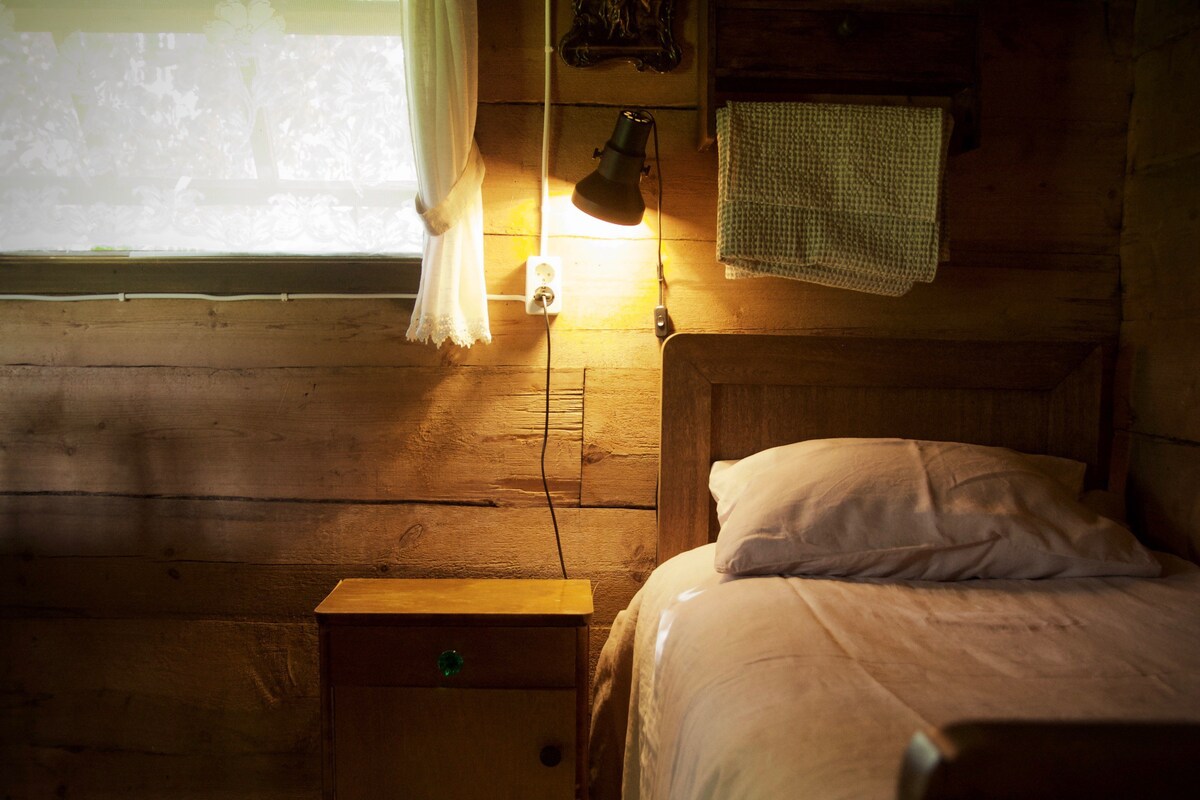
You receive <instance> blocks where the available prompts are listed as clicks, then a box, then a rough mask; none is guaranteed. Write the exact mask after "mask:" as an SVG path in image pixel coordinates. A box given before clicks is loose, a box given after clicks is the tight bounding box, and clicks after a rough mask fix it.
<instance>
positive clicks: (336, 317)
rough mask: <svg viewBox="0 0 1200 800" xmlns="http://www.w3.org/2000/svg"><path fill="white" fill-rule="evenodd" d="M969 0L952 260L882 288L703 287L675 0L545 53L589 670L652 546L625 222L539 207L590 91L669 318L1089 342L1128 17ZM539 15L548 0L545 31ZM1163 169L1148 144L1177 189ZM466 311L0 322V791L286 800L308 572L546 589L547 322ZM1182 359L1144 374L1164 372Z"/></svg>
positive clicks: (710, 240) (1059, 4)
mask: <svg viewBox="0 0 1200 800" xmlns="http://www.w3.org/2000/svg"><path fill="white" fill-rule="evenodd" d="M983 5H984V13H983V34H982V46H983V86H984V90H983V107H984V116H983V145H982V147H980V148H979V149H978V150H976V151H973V152H971V153H968V154H965V155H963V156H960V157H957V158H956V159H954V161H953V162H952V164H951V171H950V176H949V186H948V193H949V207H948V218H949V223H948V224H949V226H950V236H951V240H952V245H951V247H952V259H951V261H950V262H949V263H947V264H944V265H942V267H941V269H940V271H939V274H938V277H937V280H936V281H935V282H934V283H932V284H930V285H921V286H918V287H917V288H915V289H914V290H913V291H912V292H911V293H910V294H908V295H907V296H905V297H903V298H898V299H893V298H881V297H874V296H870V295H865V294H856V293H852V292H846V291H839V290H833V289H825V288H822V287H818V286H813V285H807V284H802V283H795V282H788V281H783V280H776V279H762V280H755V281H746V282H739V283H730V282H726V281H725V279H724V277H723V269H722V267H721V266H720V265H719V264H717V263H716V262H715V259H714V251H715V246H714V238H715V196H716V155H715V153H714V152H712V151H707V152H699V151H697V150H696V148H695V147H694V137H695V131H696V129H697V124H696V123H697V120H696V105H697V90H696V74H695V63H696V62H695V30H696V20H695V9H694V7H693V3H691V2H688V0H678V2H677V6H678V7H679V9H680V13H679V15H678V18H677V25H678V32H679V33H680V34H681V38H682V40H683V43H684V61H683V64H682V65H681V66H680V68H679V69H678V70H677V71H675V72H673V73H671V74H668V75H654V74H642V73H637V72H636V71H634V70H633V69H632V68H631V67H630V66H628V65H609V66H603V67H598V68H595V69H593V70H590V71H582V70H574V69H570V68H567V67H565V66H562V65H561V64H559V65H556V67H555V72H554V84H553V93H554V102H555V106H554V109H553V114H552V120H551V121H552V132H553V142H552V149H551V162H550V170H551V175H552V184H551V187H550V189H551V193H552V195H553V202H552V210H551V213H549V214H548V215H547V219H546V224H547V225H548V226H549V231H550V234H551V239H550V242H551V252H552V253H554V254H557V255H561V256H562V258H563V260H564V271H565V307H564V311H563V313H562V315H561V316H559V317H558V318H556V319H555V320H554V322H553V335H554V342H553V354H554V365H553V366H554V368H553V373H552V375H551V392H552V397H551V423H550V427H551V431H550V446H549V452H548V454H547V468H548V473H549V482H550V486H551V490H552V492H553V493H554V495H555V498H556V500H557V502H558V504H559V508H560V513H559V519H560V522H561V524H562V527H563V536H564V545H565V548H566V561H567V566H568V568H569V569H570V571H571V573H572V576H573V577H586V578H590V579H592V580H593V582H594V583H595V587H596V608H597V613H596V617H595V620H594V633H593V641H592V647H593V657H594V656H595V653H596V651H598V649H599V647H600V644H601V643H602V642H603V640H604V637H605V635H606V633H607V629H608V626H609V624H610V623H611V621H612V618H613V616H614V615H615V614H616V612H617V611H618V610H619V609H620V608H622V607H623V606H624V605H625V603H626V602H627V601H628V600H629V598H630V597H631V596H632V594H633V592H634V591H636V589H637V587H638V586H639V585H640V582H641V581H642V580H643V579H644V577H645V575H646V574H647V573H648V571H649V570H650V568H651V567H652V564H653V557H654V526H655V509H654V504H655V481H656V475H657V470H658V454H657V447H658V380H659V344H658V341H657V340H656V338H655V337H654V335H653V333H652V331H651V310H652V307H653V305H654V302H655V279H654V267H653V264H654V260H653V259H654V247H655V244H654V236H655V227H654V226H655V223H654V219H655V218H654V215H653V213H650V214H648V215H647V222H646V223H644V224H643V225H642V226H641V227H640V228H636V229H634V230H633V231H632V232H630V231H626V232H623V233H621V234H620V235H619V237H614V236H613V234H612V233H611V231H602V232H597V231H596V230H594V229H593V228H590V227H588V226H587V225H586V224H585V223H584V222H583V221H582V220H581V219H580V218H579V217H575V216H571V215H570V214H568V213H567V206H568V201H567V196H568V195H569V192H570V188H571V185H572V183H573V182H574V181H575V180H578V179H579V178H580V177H582V176H583V175H584V174H586V173H587V172H588V171H589V170H590V169H591V164H592V162H591V160H590V154H591V152H592V148H593V147H595V146H599V145H600V144H602V142H603V141H604V139H605V138H606V137H607V136H608V134H609V133H610V132H611V130H612V125H613V123H614V121H615V118H616V113H617V111H618V110H619V109H620V108H621V107H625V106H636V105H640V106H645V107H649V108H652V109H653V110H654V112H655V114H656V116H657V118H658V120H659V124H660V126H661V128H660V130H661V141H662V147H663V154H662V156H663V164H662V172H663V174H664V175H665V180H666V183H665V187H664V188H665V192H664V195H665V199H664V208H663V223H662V227H663V236H664V248H665V257H666V265H667V266H666V269H667V275H668V280H669V291H668V305H669V307H670V309H671V314H672V317H673V319H674V322H675V325H676V327H677V328H678V329H679V330H686V331H725V332H775V331H778V332H789V333H806V332H811V333H824V334H844V335H850V336H923V337H934V338H950V339H954V338H973V337H994V338H1002V339H1029V340H1031V339H1040V338H1065V339H1072V340H1082V341H1108V340H1113V339H1115V337H1116V336H1117V335H1118V330H1119V325H1120V313H1121V303H1120V296H1119V282H1120V269H1119V258H1120V248H1121V245H1122V240H1121V221H1122V213H1123V211H1122V209H1123V202H1124V198H1125V191H1124V181H1125V161H1126V134H1127V121H1128V113H1129V109H1128V103H1129V91H1130V50H1131V41H1132V25H1133V8H1132V3H1131V2H1120V0H1117V1H1116V2H1100V0H1092V1H1090V2H1068V1H1066V0H1052V1H1051V2H1045V1H1044V0H1036V1H1035V0H1019V1H1018V2H1003V3H1001V2H995V3H992V2H985V3H984V4H983ZM479 9H480V14H481V17H482V19H481V25H480V31H481V37H482V38H481V42H480V99H481V104H480V107H479V123H478V130H477V139H478V141H479V145H480V149H481V150H482V152H483V154H484V157H485V159H486V161H487V165H488V175H487V180H486V182H485V185H484V198H485V203H486V226H487V235H486V240H485V252H486V258H487V272H488V283H489V290H490V291H492V292H495V293H521V292H522V291H523V289H524V262H525V259H526V258H527V257H528V256H529V255H531V254H533V253H535V252H536V248H537V234H538V223H539V216H538V203H537V199H538V171H539V166H538V163H539V155H540V136H541V120H542V116H541V114H542V112H541V107H540V100H541V94H542V87H541V38H542V32H541V27H540V26H541V13H542V12H541V4H540V3H538V2H534V0H520V1H519V2H513V3H493V2H480V3H479ZM568 12H569V3H568V2H567V0H557V3H556V15H555V26H556V28H557V34H556V38H557V36H558V35H561V34H562V33H563V32H565V30H566V28H567V27H568V24H569V16H568ZM1171 42H1173V43H1178V44H1171V45H1170V46H1171V47H1175V46H1183V44H1182V43H1185V42H1191V43H1192V44H1191V45H1190V46H1193V47H1194V46H1195V33H1194V31H1193V33H1192V34H1191V38H1190V39H1188V38H1186V37H1185V38H1184V39H1179V40H1176V39H1172V40H1171ZM1147 57H1151V56H1145V57H1143V60H1142V62H1140V63H1142V64H1146V63H1148V62H1146V61H1145V58H1147ZM1196 83H1198V82H1195V81H1193V84H1194V85H1195V84H1196ZM1194 96H1195V95H1194V94H1193V98H1194ZM1194 144H1195V143H1194V142H1193V145H1194ZM1161 147H1162V148H1164V152H1171V153H1176V152H1177V150H1170V149H1169V148H1171V147H1174V145H1172V144H1170V143H1169V142H1166V141H1164V142H1163V143H1162V144H1161ZM1189 152H1191V153H1192V155H1193V157H1191V158H1190V160H1189V159H1183V160H1178V161H1177V162H1172V163H1173V164H1174V166H1173V167H1172V169H1173V170H1179V171H1180V177H1179V178H1178V179H1176V184H1175V185H1177V186H1179V187H1183V186H1185V185H1188V184H1187V182H1186V180H1185V177H1184V173H1185V171H1186V170H1191V173H1189V174H1192V175H1194V174H1195V172H1196V163H1195V158H1194V154H1195V150H1194V149H1193V150H1191V151H1189ZM1146 174H1147V180H1150V179H1151V174H1150V172H1149V170H1147V172H1146ZM1162 179H1163V180H1168V179H1169V178H1166V177H1163V178H1162ZM1140 185H1141V184H1140V183H1138V182H1134V183H1133V185H1132V186H1131V188H1130V196H1131V197H1133V196H1134V193H1135V192H1136V191H1137V190H1138V189H1137V187H1138V186H1140ZM1191 185H1195V181H1194V180H1193V181H1192V183H1191ZM652 188H653V182H652V181H651V182H648V184H647V191H646V195H647V197H648V200H649V202H650V203H651V206H652V207H653V191H652ZM1180 190H1182V189H1180ZM1156 202H1157V201H1156ZM1193 208H1194V195H1193ZM1163 213H1164V214H1167V215H1171V214H1179V213H1182V212H1180V210H1179V209H1177V208H1175V207H1172V206H1170V205H1169V204H1168V207H1167V208H1166V210H1164V211H1163ZM1185 216H1186V214H1185ZM1172 218H1173V217H1172ZM1181 224H1183V222H1182V221H1181ZM1131 227H1132V225H1131ZM1185 227H1186V225H1185ZM1192 230H1193V231H1194V226H1193V228H1192ZM1175 241H1176V242H1177V246H1178V247H1181V248H1185V247H1187V246H1189V245H1188V241H1190V242H1191V245H1190V246H1191V247H1192V248H1193V252H1194V248H1195V241H1194V239H1192V240H1185V239H1180V238H1177V239H1176V240H1175ZM1129 246H1131V245H1130V237H1129V236H1128V235H1127V237H1126V247H1129ZM1179 279H1180V280H1185V278H1183V277H1180V278H1179ZM1186 280H1194V275H1193V277H1192V278H1186ZM1172 296H1173V293H1172V292H1171V291H1168V292H1166V293H1165V294H1163V297H1164V298H1166V299H1165V300H1162V301H1161V302H1165V303H1168V304H1169V303H1170V299H1171V297H1172ZM1157 302H1160V301H1159V299H1158V298H1157V296H1155V297H1149V296H1146V300H1145V303H1147V304H1150V303H1157ZM1130 303H1131V307H1136V306H1137V302H1136V300H1135V299H1131V300H1130ZM490 310H491V314H492V332H493V335H494V342H493V343H492V344H490V345H477V346H475V347H473V348H470V349H467V350H459V349H454V348H443V349H442V350H434V349H432V348H429V347H426V346H421V345H415V344H411V343H407V342H405V341H404V331H405V329H406V327H407V324H408V316H409V313H410V311H411V307H410V305H408V304H405V303H400V302H387V301H358V302H350V301H329V302H305V303H288V304H284V303H278V302H274V303H266V302H264V303H234V304H216V305H214V304H206V303H202V302H196V301H139V302H130V303H115V302H112V303H91V304H37V303H6V304H4V305H3V306H2V307H0V387H2V389H0V396H2V397H3V398H4V399H3V402H2V403H0V612H2V617H0V631H2V633H0V653H3V656H2V659H3V660H2V666H0V692H2V693H3V705H4V707H5V709H6V712H5V715H4V722H3V723H0V783H2V785H0V794H2V795H3V796H5V797H10V798H34V797H37V798H41V797H47V796H65V797H122V798H129V797H147V798H150V797H153V798H185V797H186V798H192V797H194V798H232V797H255V798H284V797H303V798H315V797H316V796H317V794H318V792H319V786H320V777H319V760H318V758H317V752H318V730H319V729H318V714H319V705H318V699H317V684H316V648H315V626H314V624H313V621H312V617H311V611H312V609H313V607H314V606H315V605H316V604H317V603H318V602H319V601H320V599H321V598H322V597H323V596H324V594H325V593H326V592H328V591H329V589H330V588H332V586H333V585H334V583H335V582H336V580H337V579H338V578H341V577H367V576H377V577H388V576H406V577H411V576H523V577H529V576H547V577H548V576H553V575H554V574H555V571H556V566H557V565H556V558H555V555H554V550H553V536H552V533H551V530H550V526H549V517H548V514H547V512H546V510H545V507H544V503H543V500H542V498H541V496H540V477H539V473H538V456H539V452H540V445H541V442H540V434H541V426H542V416H541V414H542V403H543V399H542V394H541V393H542V390H543V378H544V374H543V371H542V370H543V369H544V361H545V357H546V344H545V331H544V328H543V325H542V321H541V320H540V319H538V318H535V317H528V316H526V315H525V313H524V310H523V308H522V307H521V306H520V305H519V304H517V303H512V302H494V303H492V304H491V306H490ZM1143 317H1144V322H1143V321H1142V320H1143ZM1143 317H1138V324H1139V325H1142V326H1143V328H1145V329H1147V330H1149V329H1151V328H1153V329H1154V330H1161V331H1168V330H1174V328H1173V327H1172V326H1176V327H1178V326H1182V329H1183V330H1187V331H1191V332H1192V333H1194V329H1195V326H1196V323H1195V320H1194V317H1190V318H1188V317H1183V316H1180V315H1175V316H1173V317H1170V318H1169V319H1159V318H1151V317H1150V316H1147V315H1143ZM1189 326H1190V327H1189ZM1135 333H1136V329H1135V328H1132V327H1131V328H1130V330H1129V334H1130V335H1131V336H1133V335H1134V334H1135ZM1160 338H1161V337H1160ZM1195 338H1196V337H1195V336H1194V335H1192V336H1190V339H1191V340H1194V339H1195ZM1181 347H1182V348H1183V350H1179V349H1176V350H1171V351H1170V354H1173V355H1171V358H1174V359H1176V361H1169V360H1168V361H1166V362H1161V363H1163V364H1164V366H1162V367H1161V370H1162V371H1165V372H1168V373H1169V372H1170V371H1171V370H1172V369H1173V367H1172V364H1175V363H1177V360H1178V359H1179V358H1187V357H1191V356H1188V355H1187V352H1191V351H1187V347H1190V346H1183V345H1181ZM1192 350H1193V351H1194V347H1193V348H1192ZM1193 356H1194V353H1193ZM1190 363H1194V359H1193V361H1192V362H1190ZM1156 374H1157V373H1156ZM1192 408H1193V410H1194V403H1193V404H1192ZM1167 411H1169V409H1165V408H1164V409H1163V410H1162V413H1164V414H1165V413H1167ZM1142 419H1143V422H1144V421H1145V419H1146V418H1145V417H1143V418H1142ZM1188 419H1190V420H1191V423H1192V428H1189V429H1188V430H1189V431H1191V432H1190V433H1186V435H1187V436H1191V437H1192V438H1193V439H1195V438H1196V432H1195V425H1194V423H1195V414H1194V413H1192V414H1191V416H1190V417H1188ZM1171 430H1174V431H1177V432H1179V431H1180V430H1181V429H1179V428H1172V429H1171ZM1140 446H1141V447H1142V448H1143V449H1141V450H1139V452H1140V453H1145V452H1147V450H1146V449H1145V448H1160V449H1161V448H1167V449H1170V450H1171V451H1172V452H1174V451H1175V450H1177V449H1180V447H1181V446H1180V445H1177V444H1176V443H1174V441H1170V442H1166V441H1165V440H1164V439H1162V438H1150V437H1145V441H1144V443H1143V445H1140ZM1189 463H1192V464H1193V465H1194V464H1195V463H1196V462H1195V461H1194V460H1193V461H1191V462H1189ZM1192 513H1193V518H1194V513H1195V507H1194V506H1193V507H1192Z"/></svg>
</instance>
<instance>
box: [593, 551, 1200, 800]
mask: <svg viewBox="0 0 1200 800" xmlns="http://www.w3.org/2000/svg"><path fill="white" fill-rule="evenodd" d="M1156 557H1157V558H1159V559H1160V560H1161V561H1162V563H1163V566H1164V572H1163V575H1162V576H1161V577H1158V578H1153V579H1148V578H1072V579H1049V580H976V581H958V582H944V583H935V582H897V581H885V580H868V579H815V578H786V577H778V576H774V577H753V578H733V577H728V576H723V575H719V574H717V573H716V572H715V571H714V570H713V567H712V564H713V546H712V545H708V546H706V547H700V548H697V549H695V550H692V551H689V552H686V553H683V554H681V555H680V556H677V557H675V558H673V559H671V560H670V561H668V562H666V563H664V564H662V565H661V566H660V567H659V568H658V569H657V570H655V572H654V573H653V574H652V575H651V577H650V579H649V580H648V581H647V583H646V584H645V585H644V586H643V587H642V589H641V591H639V592H638V594H637V596H636V597H635V598H634V599H633V601H632V603H631V604H630V606H629V608H628V609H626V610H625V611H624V612H622V613H621V614H620V615H619V616H618V617H617V619H616V621H615V623H614V625H613V628H612V633H611V634H610V637H609V639H608V642H607V643H606V644H605V646H604V649H603V651H602V652H601V655H600V660H599V664H598V667H597V674H596V682H595V693H594V706H593V718H592V744H591V750H592V764H591V770H592V778H593V798H594V800H607V799H608V798H617V797H620V796H623V797H624V798H625V800H639V799H641V800H651V798H654V799H655V800H666V799H667V798H670V799H671V800H700V799H701V798H741V799H742V800H753V799H754V798H762V799H763V800H768V799H769V800H777V798H890V797H894V796H895V789H896V781H897V775H898V769H899V766H900V762H901V757H902V754H903V752H904V749H905V747H906V746H907V743H908V741H909V739H910V738H911V737H912V735H913V733H915V732H917V731H919V730H924V729H929V728H933V727H939V726H944V725H947V724H949V723H952V722H955V721H960V720H966V719H974V720H978V719H1042V720H1045V719H1048V720H1093V719H1094V720H1099V719H1105V720H1109V719H1121V720H1131V721H1134V720H1159V721H1187V722H1198V721H1200V568H1197V567H1196V566H1195V565H1192V564H1190V563H1189V562H1187V561H1184V560H1182V559H1178V558H1175V557H1173V556H1168V555H1163V554H1156ZM622 791H623V794H622Z"/></svg>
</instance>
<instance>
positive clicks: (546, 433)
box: [533, 286, 567, 580]
mask: <svg viewBox="0 0 1200 800" xmlns="http://www.w3.org/2000/svg"><path fill="white" fill-rule="evenodd" d="M533 299H534V300H536V301H537V302H539V303H541V304H542V318H543V319H545V320H546V416H545V425H544V426H543V427H542V491H544V492H545V493H546V506H547V507H549V509H550V521H551V522H552V523H553V524H554V545H555V547H557V548H558V565H559V566H560V567H562V576H563V580H566V578H567V562H566V561H564V560H563V549H562V538H561V537H560V536H559V533H558V517H557V516H555V514H554V501H553V500H552V499H551V498H550V484H548V483H547V482H546V445H547V443H549V441H550V314H549V312H548V311H547V309H548V308H549V306H550V304H551V303H553V302H554V292H553V291H552V290H551V289H550V287H549V286H543V287H542V288H540V289H538V290H537V292H535V293H534V295H533Z"/></svg>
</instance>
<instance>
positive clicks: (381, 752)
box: [316, 579, 592, 800]
mask: <svg viewBox="0 0 1200 800" xmlns="http://www.w3.org/2000/svg"><path fill="white" fill-rule="evenodd" d="M591 614H592V593H591V583H590V582H589V581H579V580H576V581H564V580H436V579H430V580H405V579H356V580H344V581H342V582H341V583H339V584H338V585H337V587H336V588H334V590H333V591H332V592H330V594H329V596H328V597H326V598H325V600H324V601H322V603H321V604H320V605H319V606H317V610H316V616H317V623H318V629H319V635H320V648H321V728H322V749H323V754H324V765H323V766H324V770H323V771H324V796H325V798H327V800H332V798H337V800H358V799H359V798H405V800H422V799H423V798H430V799H431V800H432V798H438V799H439V800H440V798H447V797H452V798H456V800H473V799H474V798H480V800H483V798H487V800H503V799H504V798H512V799H513V800H518V798H519V799H520V800H541V799H542V798H546V800H550V798H553V799H554V800H570V798H584V797H586V792H587V790H586V787H587V780H586V770H587V757H586V756H587V719H588V686H587V684H588V619H589V618H590V616H591Z"/></svg>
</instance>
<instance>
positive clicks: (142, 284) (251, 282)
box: [0, 254, 421, 296]
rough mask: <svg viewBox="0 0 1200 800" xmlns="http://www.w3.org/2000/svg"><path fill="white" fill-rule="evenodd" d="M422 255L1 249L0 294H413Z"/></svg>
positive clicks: (418, 275) (416, 285) (417, 280)
mask: <svg viewBox="0 0 1200 800" xmlns="http://www.w3.org/2000/svg"><path fill="white" fill-rule="evenodd" d="M420 280H421V259H420V258H416V257H398V256H366V255H364V256H357V255H347V256H291V255H262V256H259V255H254V256H231V255H219V256H216V255H214V256H147V257H140V256H137V257H129V256H126V255H112V254H106V255H77V254H69V255H61V256H60V255H45V254H30V255H21V254H0V294H8V295H11V294H19V295H46V296H64V295H89V294H113V293H117V292H126V293H130V294H133V293H167V294H214V295H240V294H282V293H288V294H306V293H313V294H325V293H330V294H334V293H336V294H363V295H369V294H415V293H416V291H417V287H418V285H419V284H420Z"/></svg>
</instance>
